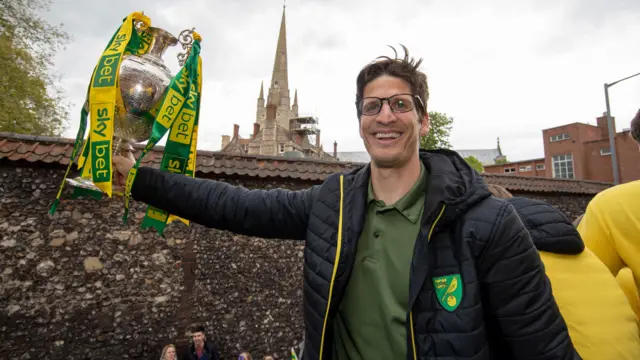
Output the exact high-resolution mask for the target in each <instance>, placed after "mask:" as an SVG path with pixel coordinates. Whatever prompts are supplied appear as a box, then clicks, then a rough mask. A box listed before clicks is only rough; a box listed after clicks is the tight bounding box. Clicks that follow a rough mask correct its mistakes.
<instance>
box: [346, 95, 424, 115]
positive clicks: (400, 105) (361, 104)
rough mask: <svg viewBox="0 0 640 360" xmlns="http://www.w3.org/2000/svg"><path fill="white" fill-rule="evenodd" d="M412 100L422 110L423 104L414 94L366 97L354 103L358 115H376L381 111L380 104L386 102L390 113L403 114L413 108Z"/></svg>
mask: <svg viewBox="0 0 640 360" xmlns="http://www.w3.org/2000/svg"><path fill="white" fill-rule="evenodd" d="M414 99H416V100H417V101H418V105H419V106H420V107H421V108H422V109H424V104H423V103H422V100H421V99H420V97H419V96H417V95H414V94H396V95H393V96H390V97H387V98H379V97H366V98H362V99H360V100H358V101H356V108H357V109H358V114H359V115H369V116H371V115H376V114H377V113H379V112H380V110H382V104H383V103H384V101H386V102H387V103H388V104H389V107H390V108H391V111H393V112H397V113H405V112H409V111H411V110H413V109H414V108H415V104H414Z"/></svg>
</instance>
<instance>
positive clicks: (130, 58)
mask: <svg viewBox="0 0 640 360" xmlns="http://www.w3.org/2000/svg"><path fill="white" fill-rule="evenodd" d="M136 31H139V32H141V31H142V23H138V24H136ZM144 31H145V35H146V36H148V37H150V45H149V49H148V51H147V52H146V53H144V54H142V55H133V54H131V55H125V56H124V58H123V60H122V63H121V64H120V76H119V79H118V80H119V82H120V93H121V94H122V100H123V104H122V105H123V106H124V109H122V108H121V106H120V105H116V110H115V114H116V115H115V121H114V133H113V148H112V150H113V151H112V155H114V156H115V155H124V153H126V152H129V153H130V154H131V153H133V150H134V149H133V145H134V144H137V143H141V142H144V141H147V140H148V139H149V137H150V136H151V130H152V127H153V119H152V118H150V117H149V116H143V114H145V113H146V112H148V111H150V110H151V109H153V108H154V107H156V106H157V105H158V103H159V102H160V101H162V98H163V96H164V94H165V92H166V91H167V88H168V86H169V84H170V82H171V80H172V79H173V77H174V75H173V74H171V71H170V70H169V68H168V67H167V66H166V65H165V63H164V61H163V60H162V57H163V55H164V53H165V52H166V51H167V49H168V48H169V47H171V46H176V45H178V44H181V45H182V49H183V52H181V53H179V54H178V56H177V58H178V63H179V64H180V66H183V65H184V63H185V61H186V60H187V58H188V56H189V52H190V50H191V44H192V43H193V31H194V29H190V30H183V31H182V32H181V33H180V35H179V36H178V38H176V37H175V36H173V35H172V34H171V33H169V32H168V31H166V30H163V29H161V28H158V27H149V28H146V29H144ZM84 108H85V110H86V111H87V112H89V96H88V94H87V98H86V101H85V104H84ZM66 181H67V182H68V183H69V184H71V185H72V186H76V187H81V188H85V189H89V190H93V191H98V192H102V190H100V189H99V188H98V187H97V186H95V185H94V184H93V182H92V181H91V179H90V178H83V177H76V178H75V179H69V178H67V179H66ZM115 190H116V189H115V188H114V193H116V191H115ZM118 190H122V189H118ZM118 192H120V191H118Z"/></svg>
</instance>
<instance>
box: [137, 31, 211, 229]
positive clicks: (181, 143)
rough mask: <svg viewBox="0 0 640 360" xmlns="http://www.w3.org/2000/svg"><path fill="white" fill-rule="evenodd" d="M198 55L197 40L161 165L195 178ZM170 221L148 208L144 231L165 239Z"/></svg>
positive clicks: (198, 93)
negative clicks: (191, 168)
mask: <svg viewBox="0 0 640 360" xmlns="http://www.w3.org/2000/svg"><path fill="white" fill-rule="evenodd" d="M199 55H200V42H199V41H198V40H196V41H194V43H193V45H192V48H191V53H190V54H189V57H188V58H187V62H186V63H185V65H184V66H185V68H186V69H187V76H188V80H187V83H188V89H189V92H188V94H187V97H186V100H185V102H184V104H183V107H182V109H181V110H180V113H179V114H178V117H177V119H176V121H175V122H174V123H173V125H172V126H171V130H170V132H169V137H168V139H167V144H166V146H165V150H164V154H163V156H162V162H161V164H160V171H168V172H172V173H176V174H187V175H190V176H193V174H192V172H191V171H189V169H188V164H189V157H190V155H191V154H190V153H191V144H192V142H193V141H195V140H196V139H194V134H196V132H197V130H196V129H197V126H198V118H199V113H200V111H199V110H200V91H199V89H198V87H199V85H198V77H199V76H200V69H199V66H198V57H199ZM193 157H194V159H193V161H195V154H194V156H193ZM168 219H169V213H168V212H166V211H164V210H161V209H158V208H155V207H153V206H149V207H148V208H147V213H146V215H145V217H144V219H143V220H142V224H141V228H142V229H146V228H150V227H151V228H154V229H156V231H157V232H158V234H160V235H161V236H164V229H165V227H166V225H167V222H168Z"/></svg>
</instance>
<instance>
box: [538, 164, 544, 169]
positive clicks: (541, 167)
mask: <svg viewBox="0 0 640 360" xmlns="http://www.w3.org/2000/svg"><path fill="white" fill-rule="evenodd" d="M536 170H544V164H538V165H536Z"/></svg>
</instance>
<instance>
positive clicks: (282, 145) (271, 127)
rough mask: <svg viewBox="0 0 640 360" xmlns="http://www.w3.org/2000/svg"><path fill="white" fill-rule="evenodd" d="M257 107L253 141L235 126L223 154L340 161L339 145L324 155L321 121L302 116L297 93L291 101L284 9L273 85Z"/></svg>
mask: <svg viewBox="0 0 640 360" xmlns="http://www.w3.org/2000/svg"><path fill="white" fill-rule="evenodd" d="M256 105H257V109H256V119H255V122H254V124H253V133H252V134H251V137H250V138H249V139H243V138H241V137H240V135H239V126H238V125H237V124H236V125H234V128H233V136H229V135H223V136H222V150H221V151H222V152H226V153H237V154H249V155H268V156H294V157H308V158H316V159H325V160H332V159H335V158H336V146H337V144H335V143H334V151H333V152H334V154H333V156H332V155H330V154H328V153H326V152H324V150H323V148H322V144H321V143H320V129H319V128H318V119H317V118H316V117H313V116H303V117H300V116H299V114H298V91H297V90H296V91H294V94H293V102H292V101H291V91H290V90H289V72H288V59H287V24H286V15H285V8H283V9H282V20H281V22H280V31H279V33H278V44H277V47H276V55H275V59H274V62H273V72H272V74H271V84H270V85H269V89H268V90H267V93H266V99H265V90H264V82H263V83H261V84H260V94H259V96H258V101H257V104H256Z"/></svg>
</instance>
